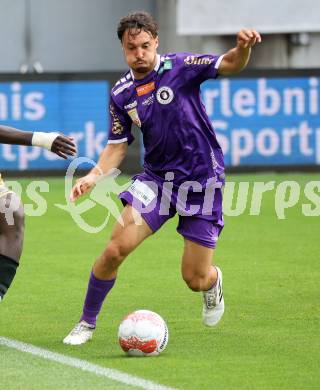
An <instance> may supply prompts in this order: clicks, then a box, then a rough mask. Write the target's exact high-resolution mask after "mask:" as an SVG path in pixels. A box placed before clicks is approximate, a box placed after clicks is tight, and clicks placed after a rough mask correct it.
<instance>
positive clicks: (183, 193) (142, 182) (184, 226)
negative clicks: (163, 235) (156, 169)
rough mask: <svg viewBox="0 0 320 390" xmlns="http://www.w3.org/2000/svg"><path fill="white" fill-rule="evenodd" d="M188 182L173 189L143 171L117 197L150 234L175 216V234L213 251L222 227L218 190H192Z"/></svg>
mask: <svg viewBox="0 0 320 390" xmlns="http://www.w3.org/2000/svg"><path fill="white" fill-rule="evenodd" d="M191 183H193V182H186V183H185V185H184V186H180V187H177V186H174V185H173V183H172V182H168V181H163V182H161V181H160V180H155V179H154V178H153V177H151V176H150V175H149V174H147V173H146V172H143V173H141V174H138V175H136V176H134V177H133V182H132V184H131V186H130V187H129V188H128V190H126V191H124V192H121V193H120V194H119V198H120V199H121V201H122V203H123V205H126V204H130V205H132V206H133V207H134V208H135V209H136V210H138V211H139V213H140V214H141V216H142V218H143V219H144V220H145V221H146V223H147V224H148V225H149V227H150V229H151V230H152V231H153V232H154V233H155V232H156V231H157V230H158V229H160V227H161V226H162V225H163V224H164V223H165V222H166V221H168V219H170V218H172V217H174V216H175V214H176V213H177V214H178V215H179V223H178V226H177V232H178V233H180V234H181V235H182V236H183V237H184V238H186V239H188V240H190V241H194V242H196V243H198V244H200V245H203V246H205V247H208V248H215V247H216V243H217V240H218V237H219V235H220V233H221V231H222V229H223V226H224V222H223V214H222V191H221V188H215V190H214V191H211V192H210V190H208V191H207V192H206V191H205V190H204V189H201V188H197V187H196V186H193V187H192V184H191ZM189 184H191V187H190V185H189ZM199 187H200V185H199Z"/></svg>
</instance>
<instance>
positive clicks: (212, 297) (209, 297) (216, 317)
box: [202, 267, 224, 326]
mask: <svg viewBox="0 0 320 390" xmlns="http://www.w3.org/2000/svg"><path fill="white" fill-rule="evenodd" d="M216 269H217V273H218V279H217V282H216V284H215V286H214V287H212V288H211V289H210V290H208V291H203V309H202V320H203V323H204V324H205V325H207V326H214V325H216V324H217V323H218V322H219V321H220V320H221V317H222V316H223V312H224V299H223V291H222V272H221V270H220V268H218V267H216Z"/></svg>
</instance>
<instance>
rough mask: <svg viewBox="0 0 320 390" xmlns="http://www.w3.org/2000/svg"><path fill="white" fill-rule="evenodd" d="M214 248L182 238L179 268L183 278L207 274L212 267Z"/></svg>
mask: <svg viewBox="0 0 320 390" xmlns="http://www.w3.org/2000/svg"><path fill="white" fill-rule="evenodd" d="M213 253H214V249H212V248H208V247H206V246H203V245H200V244H198V243H196V242H193V241H190V240H188V239H185V240H184V251H183V256H182V264H181V270H182V275H183V276H184V278H185V279H192V278H193V277H194V276H199V277H204V276H206V275H208V272H209V270H210V268H211V267H212V259H213Z"/></svg>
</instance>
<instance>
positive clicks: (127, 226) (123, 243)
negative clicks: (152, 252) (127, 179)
mask: <svg viewBox="0 0 320 390" xmlns="http://www.w3.org/2000/svg"><path fill="white" fill-rule="evenodd" d="M152 233H153V232H152V230H151V228H150V227H149V225H148V224H147V223H146V221H145V220H144V219H143V218H141V215H140V214H139V213H138V211H136V210H135V209H134V208H133V207H132V206H131V205H129V204H127V205H126V206H125V207H124V209H123V211H122V213H121V216H120V218H119V220H118V221H117V222H116V223H115V225H114V227H113V230H112V234H111V242H113V243H116V244H117V245H118V246H119V247H120V248H121V250H122V251H123V252H125V253H126V254H128V253H130V252H131V251H132V250H133V249H135V248H136V247H137V246H138V245H139V244H140V243H141V242H142V241H143V240H144V239H146V238H147V237H149V236H150V235H151V234H152Z"/></svg>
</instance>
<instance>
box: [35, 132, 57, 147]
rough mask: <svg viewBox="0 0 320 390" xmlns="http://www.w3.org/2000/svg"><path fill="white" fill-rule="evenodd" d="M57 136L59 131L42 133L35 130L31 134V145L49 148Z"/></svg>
mask: <svg viewBox="0 0 320 390" xmlns="http://www.w3.org/2000/svg"><path fill="white" fill-rule="evenodd" d="M58 136H59V133H53V132H52V133H42V132H40V131H35V132H34V133H33V136H32V141H31V143H32V145H33V146H41V147H42V148H45V149H48V150H51V146H52V144H53V141H54V140H55V139H56V138H57V137H58Z"/></svg>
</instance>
